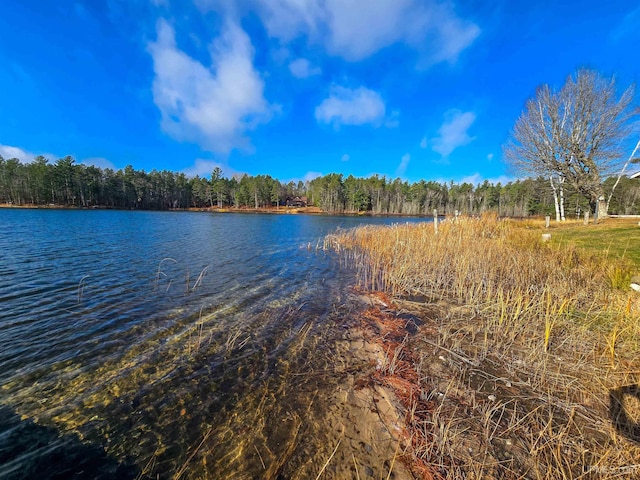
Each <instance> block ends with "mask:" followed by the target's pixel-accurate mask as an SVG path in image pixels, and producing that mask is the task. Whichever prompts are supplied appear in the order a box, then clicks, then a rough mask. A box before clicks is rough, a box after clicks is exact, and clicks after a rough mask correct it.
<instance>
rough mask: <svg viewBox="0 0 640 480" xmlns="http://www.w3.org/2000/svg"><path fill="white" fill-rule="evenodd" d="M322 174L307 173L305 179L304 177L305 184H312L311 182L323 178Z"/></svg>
mask: <svg viewBox="0 0 640 480" xmlns="http://www.w3.org/2000/svg"><path fill="white" fill-rule="evenodd" d="M322 176H323V175H322V172H307V173H305V175H304V177H302V181H303V182H310V181H311V180H313V179H315V178H318V177H322Z"/></svg>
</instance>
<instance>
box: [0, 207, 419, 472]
mask: <svg viewBox="0 0 640 480" xmlns="http://www.w3.org/2000/svg"><path fill="white" fill-rule="evenodd" d="M394 221H395V222H397V221H398V220H397V219H383V218H360V217H330V216H307V215H259V214H212V213H201V212H194V213H188V212H125V211H104V210H96V211H77V210H17V209H0V478H5V477H6V478H67V477H69V476H71V475H72V474H73V473H74V472H76V473H77V472H79V471H81V472H84V473H83V474H82V475H80V476H76V477H74V478H203V477H209V478H260V477H261V478H287V473H286V472H287V471H289V472H291V471H295V468H298V467H300V465H301V464H302V463H303V462H304V459H305V457H308V458H311V456H312V452H311V450H313V449H314V448H316V447H314V446H313V442H310V441H305V442H301V441H300V437H301V436H302V435H307V436H311V435H313V428H312V426H311V425H310V424H309V422H307V421H306V420H305V418H306V417H308V416H313V415H316V417H318V416H320V415H321V414H322V413H321V412H322V411H321V409H314V410H313V411H311V407H310V405H312V404H313V401H312V399H313V398H314V396H315V395H317V392H318V390H319V389H321V388H323V385H324V384H325V382H329V383H330V382H334V381H338V380H337V379H336V378H332V376H326V375H325V376H324V377H322V376H319V375H313V374H312V372H318V371H326V367H327V365H331V362H335V359H332V358H331V351H332V347H331V341H332V338H334V336H335V332H336V331H337V330H339V329H340V328H342V325H341V322H340V318H341V315H340V305H341V303H342V301H343V299H344V298H345V295H346V293H347V287H348V285H349V283H351V282H352V273H351V272H349V271H347V270H346V269H343V268H340V266H339V265H338V262H337V261H336V259H335V257H334V256H333V255H331V254H329V253H327V252H324V251H322V249H317V248H316V246H317V245H320V246H321V245H322V239H323V237H324V236H325V235H326V234H328V233H331V232H333V231H335V230H336V229H337V228H350V227H353V226H357V225H360V224H363V223H392V222H394ZM402 221H406V220H405V219H403V220H402ZM411 221H413V220H411ZM292 439H293V440H292ZM305 445H306V446H305ZM83 475H84V476H83Z"/></svg>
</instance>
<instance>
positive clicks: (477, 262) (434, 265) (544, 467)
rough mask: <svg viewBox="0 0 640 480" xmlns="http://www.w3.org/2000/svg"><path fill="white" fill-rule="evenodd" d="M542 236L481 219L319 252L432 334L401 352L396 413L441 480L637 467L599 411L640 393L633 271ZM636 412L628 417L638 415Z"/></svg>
mask: <svg viewBox="0 0 640 480" xmlns="http://www.w3.org/2000/svg"><path fill="white" fill-rule="evenodd" d="M576 228H577V227H576ZM636 228H638V227H636ZM542 231H543V229H542V228H540V226H538V225H536V224H535V223H528V224H522V223H517V222H514V221H505V220H498V219H497V218H495V217H491V216H485V217H482V218H479V219H465V218H459V219H456V221H449V222H444V223H441V224H440V225H439V229H438V234H437V235H436V234H434V228H433V225H431V224H414V225H409V224H407V225H394V226H391V227H371V226H366V227H359V228H357V229H354V230H350V231H346V232H339V233H338V234H336V235H332V236H329V237H327V239H326V242H325V247H326V248H333V249H335V250H336V251H339V252H340V253H341V255H342V256H343V259H344V261H345V262H346V263H347V264H350V265H352V266H353V267H355V269H356V271H357V278H358V281H359V282H360V285H361V287H362V288H365V289H368V290H382V291H386V292H389V293H391V294H393V295H394V297H395V299H396V305H395V306H396V308H397V309H399V310H403V309H404V310H409V311H414V312H416V313H418V314H420V316H421V317H422V318H423V319H424V320H425V322H426V326H424V327H423V330H424V329H425V328H426V327H428V328H427V330H429V332H431V333H430V334H420V333H419V334H418V335H416V336H415V337H413V338H412V340H411V341H410V342H409V344H408V345H406V346H405V345H404V342H403V347H402V348H403V349H411V350H413V358H414V360H415V370H416V371H417V374H418V376H419V380H418V385H417V386H418V387H419V390H420V392H421V394H420V396H419V397H418V398H414V399H412V400H410V401H405V402H404V403H405V404H404V408H405V409H406V411H407V412H409V414H408V415H407V422H408V423H409V426H410V431H411V432H412V434H411V435H412V439H411V442H410V443H411V444H412V445H413V455H414V458H416V459H418V460H420V461H422V462H426V463H428V464H429V465H431V466H433V467H434V468H435V469H436V470H437V471H439V472H440V475H441V477H442V478H551V479H554V478H558V479H560V478H562V479H568V478H575V479H578V478H619V474H620V472H621V471H622V470H621V469H625V468H626V469H627V470H628V469H629V466H630V465H631V466H633V465H635V464H637V463H638V462H637V459H638V458H640V438H635V437H633V436H632V437H631V438H628V437H629V436H628V435H627V437H625V436H624V435H622V434H621V433H620V430H621V428H620V425H619V424H618V425H617V424H616V422H615V421H613V420H612V419H611V409H612V405H611V404H610V401H609V397H610V392H612V391H615V390H616V389H618V388H620V387H622V386H625V385H627V386H628V385H631V386H633V385H638V384H640V360H638V359H639V358H640V349H639V344H640V342H639V340H640V295H638V294H637V293H635V292H633V291H631V290H630V289H629V288H628V286H625V282H626V281H627V278H628V276H630V274H631V272H632V271H633V270H634V269H635V268H636V267H637V266H636V265H635V264H634V263H633V261H631V260H630V259H629V258H627V257H622V258H616V257H615V255H612V253H611V251H610V250H609V249H602V248H600V249H596V251H588V250H585V249H583V248H580V247H579V246H577V245H576V244H574V243H572V242H569V241H565V240H562V241H555V240H554V241H552V242H542V241H541V232H542ZM597 250H599V251H597ZM625 251H628V250H625ZM416 299H421V300H420V301H416ZM388 358H389V360H390V362H391V361H392V360H393V357H392V356H388ZM391 373H393V372H391ZM633 400H634V399H633V398H632V399H631V400H630V401H628V402H626V407H625V408H626V409H627V411H626V412H625V415H626V417H625V418H633V419H637V418H639V416H640V411H638V408H640V407H639V406H638V402H634V401H633ZM627 427H628V428H629V429H630V430H633V431H636V430H638V429H640V427H638V426H637V425H636V424H634V423H633V421H632V422H631V425H627ZM634 429H635V430H634ZM594 472H597V475H596V473H594ZM635 473H637V474H638V475H640V467H638V471H637V472H635Z"/></svg>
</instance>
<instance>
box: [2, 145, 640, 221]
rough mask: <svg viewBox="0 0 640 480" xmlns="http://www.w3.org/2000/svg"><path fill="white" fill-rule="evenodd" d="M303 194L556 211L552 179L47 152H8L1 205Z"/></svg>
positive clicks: (268, 199) (157, 205)
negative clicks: (175, 168)
mask: <svg viewBox="0 0 640 480" xmlns="http://www.w3.org/2000/svg"><path fill="white" fill-rule="evenodd" d="M608 181H614V179H610V180H608ZM296 197H298V200H299V199H301V198H303V197H304V200H306V201H307V202H308V204H309V205H314V206H317V207H320V208H322V209H323V210H325V211H327V212H332V213H351V212H354V213H355V212H371V213H375V214H405V215H431V214H432V213H433V210H434V209H437V210H438V212H439V213H442V214H452V213H454V212H455V211H456V210H457V211H459V212H462V213H467V214H477V213H482V212H484V211H489V210H492V211H495V212H497V213H498V214H499V215H507V216H518V217H525V216H530V215H546V214H551V213H552V212H553V210H554V203H553V192H552V190H551V186H550V184H549V181H548V179H545V178H530V179H526V180H518V181H514V182H509V183H506V184H504V185H503V184H501V183H496V184H494V183H490V182H487V181H485V182H483V183H481V184H479V185H475V186H474V185H473V184H471V183H458V184H456V183H453V182H450V183H440V182H435V181H424V180H421V181H419V182H415V183H409V182H406V181H402V180H401V179H399V178H397V179H389V178H386V177H380V176H378V175H374V176H372V177H369V178H355V177H353V176H351V175H350V176H348V177H344V176H343V175H340V174H335V173H332V174H329V175H325V176H323V177H319V178H316V179H314V180H311V181H307V182H302V181H298V182H293V181H292V182H288V183H282V182H280V181H278V180H277V179H275V178H272V177H271V176H269V175H257V176H249V175H243V176H234V177H232V178H226V177H224V176H223V172H222V171H221V170H220V169H218V168H216V169H215V170H214V171H213V172H212V174H211V176H210V178H208V179H207V178H203V177H199V176H196V177H187V176H186V175H185V174H184V173H175V172H171V171H167V170H162V171H157V170H152V171H151V172H145V171H142V170H135V169H134V168H133V167H131V166H127V167H125V168H124V169H120V170H112V169H109V168H98V167H95V166H91V165H84V164H77V163H75V161H74V159H73V158H72V157H69V156H67V157H64V158H61V159H59V160H57V161H55V162H54V163H49V161H48V160H47V159H46V158H44V157H42V156H39V157H36V158H35V159H34V160H33V161H32V162H30V163H21V162H20V161H19V160H18V159H15V158H10V159H6V160H5V159H4V158H2V156H0V204H2V203H4V204H13V205H59V206H75V207H84V208H88V207H108V208H124V209H145V210H168V209H185V208H207V207H220V208H221V207H234V208H264V207H273V206H278V205H280V206H282V205H286V204H287V201H289V202H291V200H293V199H296ZM565 199H566V200H565V204H566V208H567V213H568V217H569V218H571V217H572V216H574V215H578V214H579V213H581V212H584V210H585V209H586V208H589V202H588V201H587V200H586V199H585V198H584V197H583V196H581V195H579V194H578V193H577V192H574V191H571V190H569V189H568V188H567V191H566V192H565ZM609 213H619V214H640V180H637V179H634V180H631V179H629V178H627V177H623V178H622V180H621V182H620V184H619V185H618V187H617V189H616V194H615V196H614V197H613V199H612V201H611V206H610V208H609Z"/></svg>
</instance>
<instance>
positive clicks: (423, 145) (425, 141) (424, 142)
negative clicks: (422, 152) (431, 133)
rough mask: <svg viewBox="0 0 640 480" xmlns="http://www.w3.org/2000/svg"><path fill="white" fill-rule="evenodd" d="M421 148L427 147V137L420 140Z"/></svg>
mask: <svg viewBox="0 0 640 480" xmlns="http://www.w3.org/2000/svg"><path fill="white" fill-rule="evenodd" d="M420 148H427V137H424V138H423V139H422V140H421V141H420Z"/></svg>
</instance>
